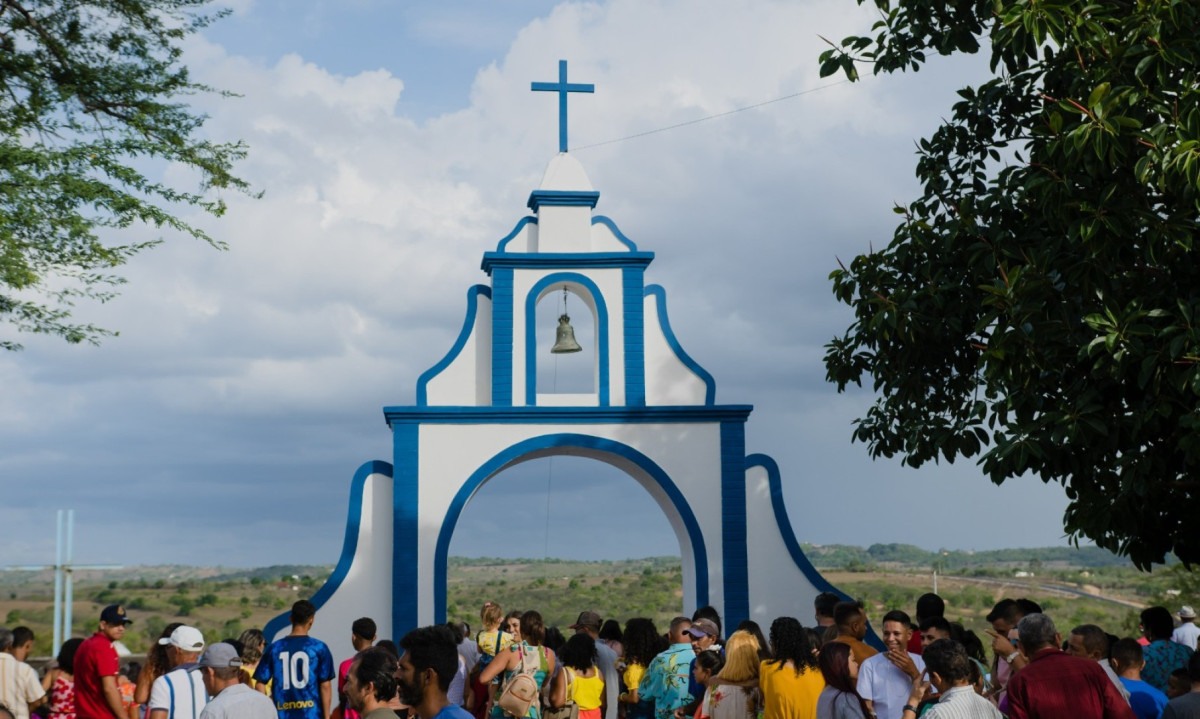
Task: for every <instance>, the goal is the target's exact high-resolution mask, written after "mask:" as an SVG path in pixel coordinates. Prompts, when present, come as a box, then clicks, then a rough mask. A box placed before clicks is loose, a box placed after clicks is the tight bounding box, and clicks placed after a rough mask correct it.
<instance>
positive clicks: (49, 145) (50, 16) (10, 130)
mask: <svg viewBox="0 0 1200 719" xmlns="http://www.w3.org/2000/svg"><path fill="white" fill-rule="evenodd" d="M208 5H209V0H73V1H72V2H66V1H64V0H0V323H4V324H6V325H7V326H8V327H9V328H10V329H12V330H15V331H16V332H32V333H40V334H53V335H58V336H61V337H62V338H64V339H66V340H67V341H68V342H72V343H77V342H90V343H97V342H99V341H100V340H101V339H102V338H104V337H106V336H111V335H113V334H115V333H114V332H113V331H111V330H108V329H104V328H101V327H97V326H94V325H91V324H80V323H77V322H74V321H73V319H72V314H71V310H72V307H73V306H74V303H75V302H77V301H79V300H90V301H99V302H103V301H106V300H108V299H110V298H111V297H112V296H114V293H115V291H116V288H117V287H118V286H119V285H120V284H122V283H123V282H124V280H123V278H122V277H121V276H120V275H119V274H116V272H115V270H116V269H117V268H119V267H120V266H121V265H123V264H124V263H126V262H127V261H128V260H129V259H130V258H131V257H133V256H134V255H136V254H137V253H139V252H141V251H143V250H145V249H148V248H150V247H153V246H154V245H156V244H158V242H159V240H150V241H140V242H124V243H123V242H122V241H121V239H120V238H121V237H122V235H123V234H127V233H124V232H123V231H124V230H127V229H128V228H130V227H131V226H133V225H135V224H140V225H149V226H151V227H154V228H159V229H165V230H170V231H171V232H174V233H179V234H183V235H188V236H191V237H194V238H196V239H200V240H202V241H204V242H206V243H208V244H210V245H212V246H214V247H217V248H221V247H223V246H224V245H223V243H222V242H220V241H219V240H216V239H214V238H213V237H211V236H209V235H208V234H207V233H206V232H205V231H204V230H202V229H201V228H200V227H198V226H196V225H195V224H192V223H191V222H188V221H185V220H184V219H182V218H181V216H180V215H181V213H182V210H184V209H187V208H196V209H199V210H202V211H203V212H205V213H207V214H210V215H213V216H218V217H219V216H221V215H222V214H224V212H225V202H224V200H223V199H222V193H223V192H224V191H227V190H230V191H237V192H243V193H247V194H250V193H251V190H250V186H249V184H248V183H247V182H246V181H245V180H243V179H241V178H239V177H238V176H237V175H235V174H234V171H233V168H234V165H235V164H236V163H237V162H238V161H239V160H241V159H243V158H244V157H245V155H246V147H245V145H244V143H242V142H214V141H212V140H210V139H207V138H205V137H204V136H203V135H202V133H201V129H202V127H203V124H204V120H205V117H204V115H202V114H199V113H197V112H196V111H195V110H193V109H192V108H190V107H189V106H188V105H187V104H186V103H185V102H184V100H185V99H186V98H187V97H188V96H190V95H195V94H199V93H216V94H218V95H228V94H229V93H225V92H221V91H218V90H215V89H213V88H211V87H208V86H206V85H204V84H201V83H197V82H194V81H193V80H191V79H190V77H189V74H188V71H187V68H186V67H185V66H184V65H183V64H182V62H181V55H182V47H181V42H182V41H183V40H184V39H185V38H186V37H187V36H188V35H189V34H192V33H195V32H198V31H199V30H201V29H203V28H204V27H206V26H208V24H209V23H211V22H212V21H214V20H215V19H217V18H219V17H220V16H221V15H222V13H219V12H218V13H213V12H209V10H208ZM167 164H174V165H177V166H181V167H183V168H187V169H190V170H192V171H194V172H195V173H196V175H197V176H198V180H197V184H196V186H195V187H194V188H191V189H187V188H181V187H177V186H172V185H170V184H167V183H165V182H163V181H161V180H159V179H156V178H155V177H154V173H155V172H156V170H161V168H162V167H165V166H166V165H167ZM20 347H21V345H20V344H19V343H18V342H16V341H15V339H8V338H5V337H0V349H7V350H14V349H20Z"/></svg>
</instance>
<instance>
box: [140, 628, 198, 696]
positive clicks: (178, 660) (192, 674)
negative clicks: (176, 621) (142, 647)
mask: <svg viewBox="0 0 1200 719" xmlns="http://www.w3.org/2000/svg"><path fill="white" fill-rule="evenodd" d="M158 643H159V644H162V645H164V646H166V647H167V659H168V660H169V661H170V662H171V671H169V672H167V673H166V674H164V675H162V676H161V677H159V678H158V679H155V680H154V684H152V685H150V702H149V705H150V714H149V719H199V717H200V712H202V711H203V710H204V705H205V704H207V703H208V692H207V691H206V690H205V689H204V677H202V676H201V675H200V672H199V671H198V670H197V665H196V660H197V659H199V658H200V652H202V651H204V635H203V634H201V633H200V630H199V629H197V628H195V627H189V626H187V625H186V624H185V625H183V626H181V627H179V628H177V629H176V630H175V631H173V632H171V636H169V637H164V638H162V639H159V640H158Z"/></svg>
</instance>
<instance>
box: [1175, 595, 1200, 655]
mask: <svg viewBox="0 0 1200 719" xmlns="http://www.w3.org/2000/svg"><path fill="white" fill-rule="evenodd" d="M1198 638H1200V627H1197V626H1196V610H1195V609H1192V608H1191V607H1188V606H1184V607H1182V608H1180V610H1179V626H1178V627H1177V628H1176V629H1175V631H1174V632H1172V633H1171V641H1173V642H1176V643H1178V644H1186V645H1187V646H1189V647H1191V648H1192V651H1193V652H1194V651H1196V640H1197V639H1198Z"/></svg>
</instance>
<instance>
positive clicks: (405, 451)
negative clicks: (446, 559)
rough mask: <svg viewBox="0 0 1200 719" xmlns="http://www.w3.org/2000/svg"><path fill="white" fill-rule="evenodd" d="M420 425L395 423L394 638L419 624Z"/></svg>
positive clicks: (393, 443) (393, 483)
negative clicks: (416, 589)
mask: <svg viewBox="0 0 1200 719" xmlns="http://www.w3.org/2000/svg"><path fill="white" fill-rule="evenodd" d="M419 437H420V426H419V425H417V424H416V423H405V424H402V425H398V426H393V427H392V452H393V454H394V461H395V465H396V471H395V476H394V478H393V479H392V487H393V489H392V634H393V636H394V639H399V638H400V637H402V636H404V635H405V634H406V633H407V632H408V631H409V630H411V629H416V628H417V616H418V614H417V593H416V592H415V591H413V587H416V586H417V581H418V574H417V566H418V564H419V555H418V552H417V547H418V543H419V541H420V538H421V524H420V514H419V511H418V505H419V501H420V493H419V491H418V486H419V484H420V463H419V462H420V454H419V444H418V442H419Z"/></svg>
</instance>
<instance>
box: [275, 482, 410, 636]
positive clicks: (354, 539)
mask: <svg viewBox="0 0 1200 719" xmlns="http://www.w3.org/2000/svg"><path fill="white" fill-rule="evenodd" d="M373 474H382V475H383V476H385V477H388V478H391V477H392V465H390V464H388V463H387V462H382V461H380V460H372V461H370V462H364V463H363V464H362V466H360V467H359V468H358V471H356V472H355V473H354V478H353V479H351V480H350V509H349V511H348V512H347V513H346V534H345V537H344V538H343V539H342V555H341V556H340V557H338V562H337V566H336V567H335V568H334V570H333V574H331V575H329V579H326V580H325V583H324V584H322V585H321V588H320V589H318V590H317V593H316V594H314V595H312V598H311V600H310V601H311V602H312V603H313V604H315V605H316V607H317V609H318V610H319V609H320V608H321V607H323V606H325V602H327V601H329V598H330V597H332V596H333V595H334V593H335V592H337V590H338V589H339V588H340V587H341V586H342V582H343V581H345V579H346V575H347V574H348V573H349V572H350V565H351V564H353V563H354V555H355V553H357V552H358V532H359V528H360V527H361V526H362V509H363V507H362V503H363V487H364V486H365V485H366V483H367V478H368V477H370V476H371V475H373ZM289 626H291V610H288V611H286V612H284V613H283V614H279V615H277V616H275V617H274V618H272V619H271V620H270V621H269V622H267V625H266V626H265V627H263V635H264V636H266V637H267V642H268V643H269V642H271V641H272V640H273V639H274V637H275V635H276V634H278V633H279V632H280V631H281V630H283V629H285V628H287V627H289Z"/></svg>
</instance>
